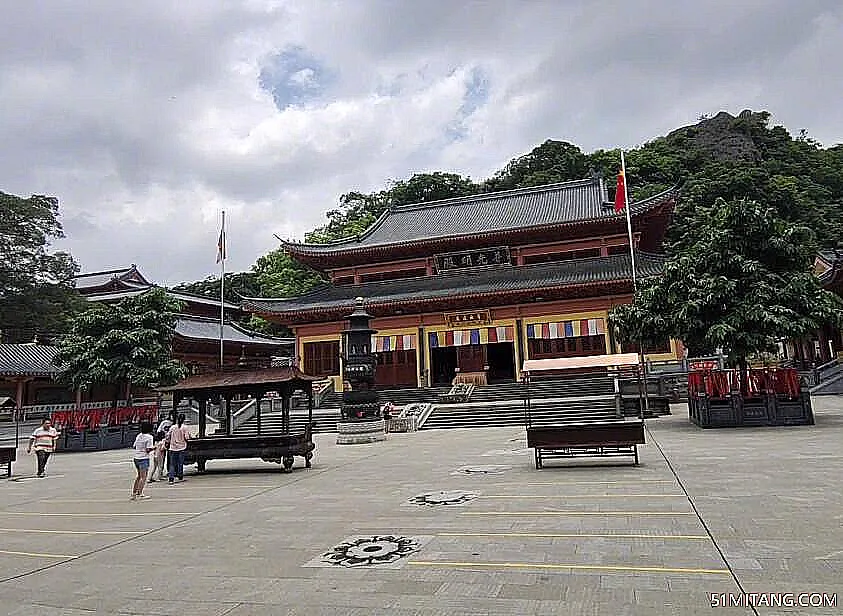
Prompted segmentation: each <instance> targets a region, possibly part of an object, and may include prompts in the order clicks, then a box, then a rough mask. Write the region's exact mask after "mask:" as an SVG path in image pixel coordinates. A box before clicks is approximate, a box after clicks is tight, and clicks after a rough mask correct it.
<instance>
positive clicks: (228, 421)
mask: <svg viewBox="0 0 843 616" xmlns="http://www.w3.org/2000/svg"><path fill="white" fill-rule="evenodd" d="M221 400H225V434H226V435H227V436H231V396H230V395H228V396H225V397H224V398H221Z"/></svg>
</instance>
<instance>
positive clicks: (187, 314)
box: [74, 264, 295, 374]
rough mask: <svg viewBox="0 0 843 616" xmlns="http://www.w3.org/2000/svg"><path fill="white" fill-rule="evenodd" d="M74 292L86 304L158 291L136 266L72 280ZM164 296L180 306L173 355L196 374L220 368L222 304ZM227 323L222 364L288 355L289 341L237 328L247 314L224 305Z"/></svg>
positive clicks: (260, 362)
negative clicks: (176, 301)
mask: <svg viewBox="0 0 843 616" xmlns="http://www.w3.org/2000/svg"><path fill="white" fill-rule="evenodd" d="M74 282H75V286H76V290H77V291H78V292H79V293H80V294H81V295H83V296H84V297H85V299H87V300H88V301H89V302H105V303H114V302H119V301H120V300H122V299H125V298H128V297H134V296H137V295H141V294H143V293H148V292H149V291H150V290H152V289H154V288H157V287H156V285H155V284H154V283H152V282H150V281H149V280H148V279H147V278H146V277H145V276H144V275H143V274H141V272H140V270H139V269H138V267H137V266H136V265H134V264H133V265H131V266H130V267H127V268H123V269H114V270H108V271H102V272H91V273H88V274H81V275H79V276H76V278H75V279H74ZM167 294H168V295H169V296H170V297H172V298H173V299H177V300H179V301H181V302H182V303H183V304H184V309H183V311H182V313H181V314H179V316H178V320H177V321H176V329H175V336H174V339H173V356H174V357H175V358H176V359H179V360H181V361H182V362H184V363H185V365H187V367H188V368H189V370H190V371H191V373H193V374H197V373H202V372H209V371H214V370H219V368H220V310H221V306H220V301H219V299H212V298H209V297H203V296H199V295H193V294H190V293H184V292H181V291H173V290H170V289H167ZM222 310H223V311H224V314H225V320H224V325H223V331H222V338H223V349H224V352H223V360H224V362H223V366H224V367H232V366H236V365H238V364H240V363H243V362H246V363H248V364H250V365H268V364H269V363H270V362H271V360H272V358H273V357H291V356H292V355H293V353H294V349H295V340H294V339H292V338H274V337H271V336H265V335H262V334H258V333H255V332H251V331H249V330H247V329H245V328H244V327H241V326H240V325H238V324H237V321H238V320H239V319H241V318H242V317H244V316H245V315H246V313H245V312H243V310H242V309H241V308H240V306H238V305H237V304H232V303H229V302H226V303H224V304H223V306H222Z"/></svg>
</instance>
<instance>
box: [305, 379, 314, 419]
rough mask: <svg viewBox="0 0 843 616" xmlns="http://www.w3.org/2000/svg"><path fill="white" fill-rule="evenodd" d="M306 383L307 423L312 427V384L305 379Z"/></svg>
mask: <svg viewBox="0 0 843 616" xmlns="http://www.w3.org/2000/svg"><path fill="white" fill-rule="evenodd" d="M305 383H306V384H307V425H308V426H311V427H312V424H313V384H312V383H310V382H309V381H305Z"/></svg>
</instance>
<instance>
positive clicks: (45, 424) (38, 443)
mask: <svg viewBox="0 0 843 616" xmlns="http://www.w3.org/2000/svg"><path fill="white" fill-rule="evenodd" d="M58 438H59V433H58V431H57V430H56V429H55V428H54V427H53V423H52V422H51V421H50V420H49V419H45V420H44V421H42V422H41V425H40V426H38V427H37V428H36V429H35V432H33V433H32V436H30V437H29V446H27V448H26V453H32V450H33V449H34V450H35V457H36V458H37V459H38V473H37V476H38V477H43V476H44V471H45V470H46V468H47V460H49V459H50V455H51V454H52V453H53V452H54V451H55V449H56V440H58Z"/></svg>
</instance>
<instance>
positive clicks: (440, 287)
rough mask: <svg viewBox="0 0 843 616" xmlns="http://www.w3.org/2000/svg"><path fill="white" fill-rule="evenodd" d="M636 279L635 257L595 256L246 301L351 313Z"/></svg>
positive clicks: (647, 258)
mask: <svg viewBox="0 0 843 616" xmlns="http://www.w3.org/2000/svg"><path fill="white" fill-rule="evenodd" d="M663 262H664V257H663V256H661V255H655V254H650V253H643V252H642V253H638V255H637V259H636V267H637V273H638V275H639V276H640V277H642V278H644V277H648V276H653V275H656V274H658V273H659V272H661V268H662V264H663ZM630 279H631V274H630V263H629V255H612V256H608V257H592V258H587V259H575V260H570V261H557V262H551V263H541V264H536V265H523V266H504V267H500V266H496V267H487V268H475V269H472V270H463V271H460V272H457V273H445V274H439V275H436V276H426V277H419V278H406V279H397V280H387V281H379V282H367V283H363V284H359V285H343V286H333V285H325V286H322V287H319V288H317V289H315V290H313V291H311V292H310V293H306V294H305V295H301V296H299V297H295V298H291V299H261V298H247V299H244V302H243V305H244V309H246V310H250V311H252V312H257V313H260V314H270V315H273V314H274V315H285V314H287V315H292V314H295V313H318V312H329V311H335V310H338V309H342V310H349V311H350V310H351V309H353V308H354V305H355V299H356V298H357V297H363V298H364V299H365V300H366V307H367V308H376V307H378V306H389V305H400V304H408V303H409V304H412V303H417V302H419V301H421V300H437V299H442V300H446V299H453V298H455V297H460V296H462V297H471V296H482V295H490V294H494V295H501V294H505V293H508V292H514V291H536V292H540V291H543V290H547V289H553V288H559V287H568V286H587V285H593V284H600V283H608V282H615V281H628V280H630Z"/></svg>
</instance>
